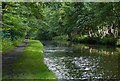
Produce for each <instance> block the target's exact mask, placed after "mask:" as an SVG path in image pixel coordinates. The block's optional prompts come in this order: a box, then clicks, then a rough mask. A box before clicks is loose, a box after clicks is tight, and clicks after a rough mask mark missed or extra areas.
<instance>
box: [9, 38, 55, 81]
mask: <svg viewBox="0 0 120 81" xmlns="http://www.w3.org/2000/svg"><path fill="white" fill-rule="evenodd" d="M29 41H30V43H29V45H28V46H27V47H25V49H24V52H23V53H22V54H21V57H20V58H18V59H17V60H16V62H15V64H13V65H12V67H13V72H14V75H12V78H11V79H56V78H57V77H56V76H55V74H54V73H53V72H52V71H50V70H49V69H48V67H47V66H46V65H45V64H44V62H43V60H44V56H43V45H42V44H41V42H40V41H39V40H29Z"/></svg>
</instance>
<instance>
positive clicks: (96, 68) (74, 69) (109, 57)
mask: <svg viewBox="0 0 120 81" xmlns="http://www.w3.org/2000/svg"><path fill="white" fill-rule="evenodd" d="M98 48H99V49H98ZM110 49H111V48H110ZM118 54H119V53H118V52H117V51H116V50H115V49H112V50H109V48H108V49H107V48H103V47H102V48H100V47H98V46H97V47H95V46H94V47H92V46H85V45H78V44H77V45H76V44H71V46H70V45H66V44H61V43H53V42H52V43H49V44H48V43H47V46H46V45H45V49H44V55H45V58H44V62H45V64H46V65H47V66H48V68H49V69H50V70H52V71H53V72H54V73H55V74H56V75H57V77H58V79H81V80H84V79H119V71H118Z"/></svg>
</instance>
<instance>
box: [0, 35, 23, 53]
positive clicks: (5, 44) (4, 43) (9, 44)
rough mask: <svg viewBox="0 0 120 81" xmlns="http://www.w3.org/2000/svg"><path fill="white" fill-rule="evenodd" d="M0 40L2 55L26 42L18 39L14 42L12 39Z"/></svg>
mask: <svg viewBox="0 0 120 81" xmlns="http://www.w3.org/2000/svg"><path fill="white" fill-rule="evenodd" d="M0 38H1V39H2V40H0V53H3V52H5V51H7V50H12V48H14V47H15V46H18V45H19V44H20V43H22V42H23V41H24V38H18V39H15V40H13V41H11V38H4V37H3V38H2V37H0Z"/></svg>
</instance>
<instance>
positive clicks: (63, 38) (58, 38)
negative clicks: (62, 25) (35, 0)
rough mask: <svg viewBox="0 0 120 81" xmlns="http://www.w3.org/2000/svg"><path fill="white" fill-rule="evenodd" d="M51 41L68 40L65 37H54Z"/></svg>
mask: <svg viewBox="0 0 120 81" xmlns="http://www.w3.org/2000/svg"><path fill="white" fill-rule="evenodd" d="M53 40H64V41H67V40H68V36H67V35H61V36H56V37H54V38H53Z"/></svg>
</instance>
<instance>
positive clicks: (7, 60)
mask: <svg viewBox="0 0 120 81" xmlns="http://www.w3.org/2000/svg"><path fill="white" fill-rule="evenodd" d="M28 42H29V41H26V42H24V43H22V44H21V45H19V46H17V47H15V48H14V51H10V50H8V51H6V52H4V53H2V75H3V76H4V74H6V73H7V74H8V75H9V74H11V73H8V72H5V71H6V70H7V71H8V70H10V71H11V70H12V67H10V65H11V64H13V63H15V60H16V59H17V58H19V57H20V55H21V54H22V52H23V50H24V47H26V46H27V45H28ZM10 71H9V72H10Z"/></svg>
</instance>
